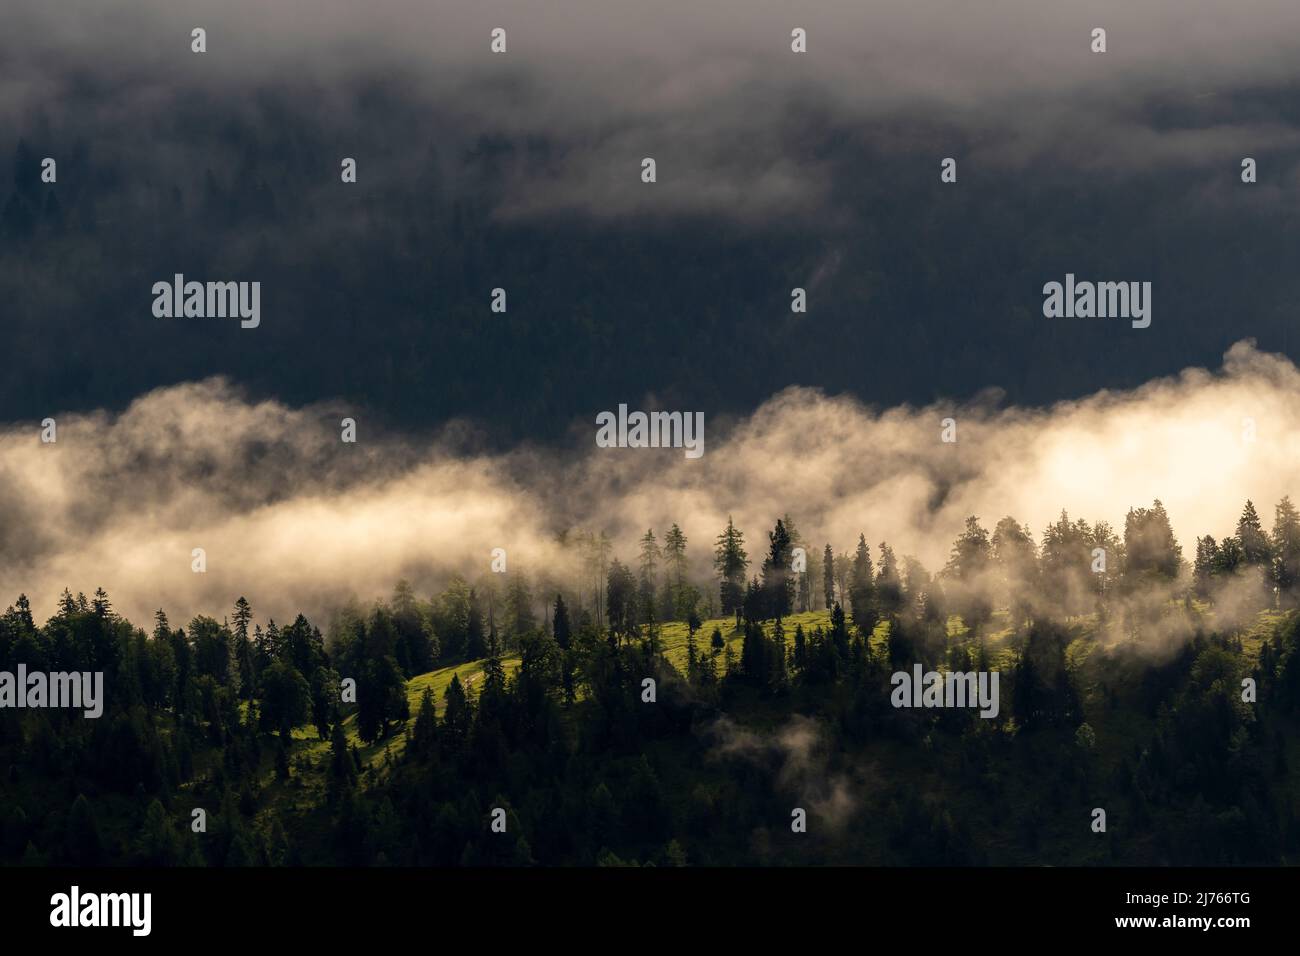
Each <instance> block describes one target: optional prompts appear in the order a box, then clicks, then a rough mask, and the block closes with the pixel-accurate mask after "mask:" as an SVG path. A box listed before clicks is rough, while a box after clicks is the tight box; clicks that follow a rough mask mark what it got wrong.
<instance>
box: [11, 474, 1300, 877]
mask: <svg viewBox="0 0 1300 956" xmlns="http://www.w3.org/2000/svg"><path fill="white" fill-rule="evenodd" d="M793 528H794V524H793V522H792V521H791V520H790V518H789V516H788V515H786V516H784V517H783V518H782V519H781V520H779V521H777V522H776V525H775V528H774V529H773V530H772V531H771V532H770V533H769V535H768V538H769V541H770V545H771V547H770V555H769V558H768V559H767V561H766V562H765V567H764V572H765V573H764V580H763V581H762V582H760V579H759V578H758V577H757V576H755V577H753V578H751V580H750V582H749V585H748V586H747V593H746V595H745V597H744V600H743V601H742V603H741V605H740V606H739V607H734V608H728V606H727V602H728V601H729V600H731V595H733V594H734V592H735V586H736V585H735V576H734V575H735V568H736V567H737V563H736V562H737V560H738V559H739V555H740V554H741V553H742V551H741V545H740V542H741V540H743V532H742V531H741V530H740V529H737V528H736V527H735V526H734V523H732V522H730V521H728V523H727V526H726V529H725V530H724V531H723V533H722V534H721V535H719V539H718V564H717V567H718V576H717V577H716V578H715V579H713V580H712V581H708V582H705V581H697V582H685V581H679V580H677V578H676V575H675V572H674V569H673V564H672V561H671V560H669V561H667V562H659V561H651V560H650V559H649V558H650V556H651V555H652V554H654V553H659V549H658V546H657V545H655V544H654V542H655V541H657V540H658V539H657V538H656V536H655V535H654V532H653V529H652V530H651V531H649V532H648V533H647V535H646V537H645V539H644V540H643V541H642V554H643V558H644V560H643V563H642V565H641V580H640V582H638V581H637V578H636V576H635V575H633V573H632V572H631V571H630V570H629V569H628V568H627V567H626V566H625V565H623V564H622V562H620V561H619V560H618V559H617V557H613V558H612V559H611V561H610V562H609V564H608V566H607V570H606V572H605V573H604V574H602V575H601V576H600V580H599V581H597V582H596V583H597V585H598V586H597V587H596V588H595V589H592V588H589V587H588V586H587V584H588V582H583V581H578V582H574V586H572V587H567V586H566V587H565V588H564V589H563V590H562V592H561V593H558V594H555V595H550V596H545V597H542V596H538V597H536V598H534V597H533V596H532V595H531V592H530V587H529V584H528V580H527V578H526V576H525V575H524V573H523V572H522V571H514V572H511V574H510V575H509V577H510V580H509V581H508V582H507V584H506V587H505V588H504V590H503V591H501V593H498V586H497V585H496V584H494V583H493V582H492V581H491V580H484V581H481V582H479V583H478V584H476V585H474V586H471V585H470V584H468V583H467V582H465V581H463V580H460V579H457V580H455V581H453V582H452V583H451V584H450V585H449V586H448V587H447V588H446V589H445V590H444V591H443V592H442V593H440V594H438V595H435V596H433V597H432V598H430V599H428V600H426V599H424V598H421V597H419V596H417V595H416V594H414V593H413V592H412V590H411V588H410V587H409V586H407V585H405V584H399V585H398V587H397V589H396V590H395V592H394V594H393V596H392V597H391V598H390V599H389V600H387V601H383V602H379V603H376V604H375V605H374V606H373V607H371V608H370V609H369V610H365V609H361V608H356V607H352V608H349V609H346V610H345V611H344V612H343V613H341V614H339V615H338V616H337V617H336V619H335V620H334V621H332V622H331V623H330V625H329V627H328V628H327V630H328V633H327V634H323V633H322V631H321V630H320V628H319V627H318V626H316V625H314V624H313V623H311V622H309V621H308V620H306V619H305V618H303V617H302V616H301V615H299V616H298V617H297V618H296V619H295V620H293V621H291V622H288V623H284V622H279V623H277V622H275V621H271V620H268V621H265V622H262V621H260V620H258V618H257V615H256V613H255V611H256V609H254V608H252V607H250V605H249V603H248V602H247V601H245V600H244V599H243V598H240V599H238V600H237V601H236V602H235V603H234V605H233V607H232V609H231V610H230V612H229V613H227V614H225V615H223V620H222V621H220V622H218V621H217V620H216V619H215V618H213V617H208V616H204V615H199V616H196V617H194V618H193V619H192V620H191V621H189V623H187V624H185V625H183V626H180V625H178V624H177V623H175V622H173V621H171V620H170V619H169V618H168V616H167V614H166V612H165V611H164V610H161V609H160V610H159V611H158V612H157V613H156V615H155V621H154V624H153V627H152V629H151V630H150V631H146V630H145V629H143V628H141V627H138V626H136V625H135V624H134V623H133V622H129V621H127V620H125V619H123V618H121V617H120V616H119V615H118V614H117V613H116V612H115V611H114V610H113V606H112V602H111V600H110V598H109V595H107V594H105V593H104V592H103V591H97V592H96V593H95V595H94V597H93V598H89V599H88V598H86V597H85V596H84V595H80V594H79V595H76V596H74V595H73V594H71V593H69V592H65V593H64V595H63V597H62V599H61V600H60V602H59V605H58V610H57V612H56V613H55V614H54V615H53V616H52V617H51V618H50V619H49V620H48V621H46V622H45V623H43V624H40V623H38V622H37V621H35V620H34V619H33V617H32V614H31V609H30V605H29V603H28V601H27V598H26V597H25V596H24V597H20V598H19V599H18V600H17V601H16V602H15V603H14V604H13V605H12V606H11V607H10V608H9V609H8V610H7V611H6V612H5V614H4V615H3V616H2V617H0V671H2V672H4V673H5V674H7V675H12V674H14V673H15V672H17V673H32V672H37V671H43V672H78V671H86V672H100V673H102V674H103V678H104V694H103V697H102V699H101V704H102V716H99V717H97V718H86V717H84V716H83V715H82V714H80V713H76V712H69V711H67V710H61V709H50V708H40V709H17V708H14V707H12V706H6V707H5V708H4V709H0V805H2V806H3V807H4V811H3V814H4V816H3V820H0V827H2V830H0V835H2V836H3V844H2V846H0V853H2V854H3V860H4V862H7V863H19V862H21V863H27V864H39V863H55V864H64V863H80V864H153V865H208V866H237V865H250V864H269V865H295V864H310V865H334V864H377V865H384V864H397V865H402V864H424V865H477V866H497V865H531V864H552V865H558V864H577V865H593V864H599V865H616V864H623V863H631V864H655V865H682V864H721V865H728V864H755V863H870V864H921V865H926V864H949V865H950V864H990V863H991V864H1170V863H1173V864H1202V865H1205V864H1237V863H1256V864H1259V863H1269V864H1275V863H1286V862H1293V861H1294V860H1295V858H1296V856H1295V855H1296V853H1297V852H1298V851H1300V829H1297V825H1296V806H1297V804H1296V801H1297V794H1298V793H1300V783H1298V782H1297V777H1296V774H1297V772H1298V770H1297V768H1300V755H1298V754H1297V753H1296V745H1295V741H1296V739H1297V735H1296V730H1297V721H1298V720H1300V612H1297V610H1296V607H1297V605H1298V604H1300V574H1297V570H1298V569H1300V516H1298V515H1297V512H1296V510H1295V509H1294V508H1293V507H1292V506H1291V504H1290V502H1289V501H1287V500H1284V501H1283V502H1281V503H1280V504H1279V505H1278V506H1277V508H1276V509H1275V521H1274V526H1273V528H1272V530H1271V531H1268V532H1266V531H1264V530H1263V526H1262V522H1261V521H1260V520H1259V517H1258V513H1257V511H1256V509H1255V507H1254V506H1253V505H1252V504H1250V503H1247V506H1246V508H1245V509H1244V510H1243V514H1242V519H1241V522H1240V524H1239V529H1240V531H1239V533H1240V535H1241V537H1242V538H1244V539H1246V540H1247V541H1248V542H1249V545H1248V547H1246V548H1240V547H1239V542H1238V538H1237V536H1230V537H1228V538H1226V539H1225V540H1224V541H1222V542H1217V541H1214V540H1212V539H1208V538H1203V539H1200V540H1199V541H1198V542H1197V547H1196V561H1195V564H1194V566H1193V565H1192V564H1191V563H1190V562H1187V561H1186V560H1184V559H1183V558H1182V557H1181V554H1182V546H1181V544H1180V543H1179V542H1178V541H1177V540H1176V539H1175V538H1174V537H1173V535H1172V533H1171V532H1170V531H1169V521H1168V516H1167V515H1166V514H1165V512H1164V509H1163V507H1162V506H1161V505H1160V503H1159V502H1155V503H1154V505H1153V507H1151V508H1136V509H1133V510H1132V511H1131V512H1130V513H1129V516H1128V520H1127V521H1126V523H1125V529H1124V533H1123V536H1122V537H1121V536H1119V535H1116V534H1115V533H1114V532H1112V531H1111V530H1110V529H1109V527H1108V526H1106V525H1105V524H1104V523H1103V524H1099V525H1096V526H1092V525H1089V524H1088V523H1087V522H1085V521H1072V520H1071V519H1069V517H1068V516H1067V515H1064V514H1063V515H1062V516H1061V520H1060V521H1059V522H1058V523H1057V524H1055V525H1053V526H1052V527H1050V528H1049V529H1047V530H1046V531H1045V532H1044V534H1043V535H1042V538H1041V541H1040V542H1038V543H1037V544H1036V543H1035V542H1034V541H1033V540H1032V539H1031V538H1029V537H1028V535H1027V534H1025V532H1024V531H1023V529H1020V528H1019V525H1018V523H1017V522H1015V521H1014V519H1011V518H1005V519H1003V520H1002V521H1000V522H999V523H998V525H997V528H996V531H995V533H994V534H992V535H990V534H989V532H988V531H987V530H986V529H985V528H984V527H983V526H982V525H981V524H980V522H979V521H978V519H976V518H974V517H972V518H971V519H970V520H969V521H968V522H967V524H966V527H965V529H964V530H963V532H962V534H961V535H960V536H959V537H958V538H957V540H956V541H955V543H954V545H953V549H952V559H951V561H950V562H949V564H948V566H947V567H945V568H944V569H943V570H942V571H941V572H939V573H938V574H936V575H934V576H931V575H930V574H929V573H927V572H926V571H925V570H924V569H923V568H920V567H919V566H918V565H917V563H916V562H915V560H914V559H911V558H909V559H907V561H906V562H905V564H906V567H905V569H904V573H901V574H900V570H899V566H898V562H897V561H896V559H895V558H894V552H893V549H892V548H891V547H890V546H889V545H888V544H881V545H880V546H879V560H878V561H876V562H873V561H872V558H871V555H870V550H871V549H868V548H867V546H866V545H865V535H864V536H862V538H860V541H859V548H858V552H857V554H856V555H855V556H852V557H850V556H848V555H847V554H846V555H845V556H844V557H843V558H842V559H834V558H832V559H831V560H832V562H833V563H837V562H838V561H839V560H842V561H843V563H844V564H845V565H846V566H845V567H844V568H843V573H842V574H841V573H839V570H838V569H835V568H832V569H831V572H830V573H829V574H825V573H823V569H822V568H821V567H816V566H814V567H812V568H811V569H806V570H803V571H799V572H793V571H792V572H791V573H789V574H778V573H777V572H778V569H779V568H780V567H782V566H783V565H784V564H785V563H786V560H787V559H786V556H785V555H786V551H787V550H788V548H789V542H790V540H791V529H793ZM674 530H675V526H674ZM794 533H795V534H796V535H800V532H799V531H798V530H797V529H796V530H795V532H794ZM755 537H756V536H755ZM801 537H802V536H801V535H800V539H801ZM663 538H664V540H665V541H666V542H668V543H669V544H670V547H669V549H668V552H669V554H670V555H671V552H672V550H673V548H672V546H671V543H672V542H673V541H674V540H675V536H674V534H673V533H672V531H670V532H669V533H668V534H666V535H664V536H663ZM1097 542H1102V544H1101V545H1098V544H1097ZM1098 549H1100V550H1104V551H1106V552H1107V554H1108V557H1109V564H1108V565H1107V570H1106V571H1104V572H1099V571H1098V570H1097V559H1096V557H1095V553H1096V550H1098ZM825 553H826V554H827V555H832V554H833V549H832V548H831V546H830V545H829V544H828V545H827V547H826V551H825ZM1238 554H1251V555H1254V558H1255V560H1254V563H1251V562H1247V561H1244V560H1240V559H1239V558H1238V557H1237V555H1238ZM805 577H809V578H811V579H812V580H813V581H823V580H824V581H825V587H826V590H825V593H824V597H825V599H826V600H829V601H830V605H831V606H830V607H829V608H827V607H826V606H825V600H822V599H821V598H822V596H821V595H819V594H818V591H819V589H818V588H807V589H805V588H803V587H801V584H802V579H803V578H805ZM660 585H662V586H663V590H664V592H666V593H668V594H669V595H676V599H675V601H666V600H664V597H663V595H662V594H661V593H660ZM507 595H514V597H513V599H512V600H507V599H505V596H507ZM706 595H716V596H717V597H718V599H719V600H718V602H717V603H715V599H714V597H712V596H707V597H706ZM792 595H793V597H792ZM801 595H802V596H801ZM792 601H793V602H798V603H797V604H795V606H792ZM846 604H847V606H848V607H849V608H850V610H849V611H848V612H846V610H845V605H846ZM706 605H708V606H713V607H718V606H721V607H724V608H726V609H727V613H726V616H723V617H717V618H712V619H707V618H706V612H707V608H706ZM542 607H544V608H545V609H546V614H545V615H544V616H543V615H541V614H540V613H538V612H539V609H540V608H542ZM733 612H734V615H733ZM20 668H21V669H22V670H20ZM914 669H915V671H916V672H917V673H918V674H919V673H920V672H921V671H923V670H927V671H928V670H934V671H937V672H940V673H948V674H951V673H967V672H970V673H980V674H984V675H986V676H987V675H990V674H995V675H997V676H998V677H999V678H1000V684H994V685H993V686H994V688H995V690H994V695H993V697H992V699H991V705H992V706H991V707H988V708H986V709H985V710H980V711H976V710H972V709H970V708H963V707H962V706H957V707H955V708H954V707H952V706H948V707H939V709H928V708H929V707H930V706H937V705H934V704H930V705H925V706H922V705H921V703H920V697H919V690H918V697H917V702H916V703H915V704H910V703H907V702H906V701H904V700H903V699H902V698H900V696H899V690H898V687H899V681H900V675H902V676H903V677H906V676H908V675H910V674H911V673H912V672H913V670H914ZM8 679H9V680H10V681H12V677H9V678H8ZM999 687H1000V690H998V689H997V688H999ZM0 690H3V688H0ZM12 690H13V688H12V686H11V685H10V686H9V690H8V691H5V692H6V693H12ZM984 703H985V704H988V703H990V701H988V700H985V701H984ZM1099 811H1102V812H1103V817H1104V823H1103V825H1102V828H1101V829H1098V828H1097V822H1096V821H1097V819H1098V818H1097V813H1098V812H1099Z"/></svg>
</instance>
